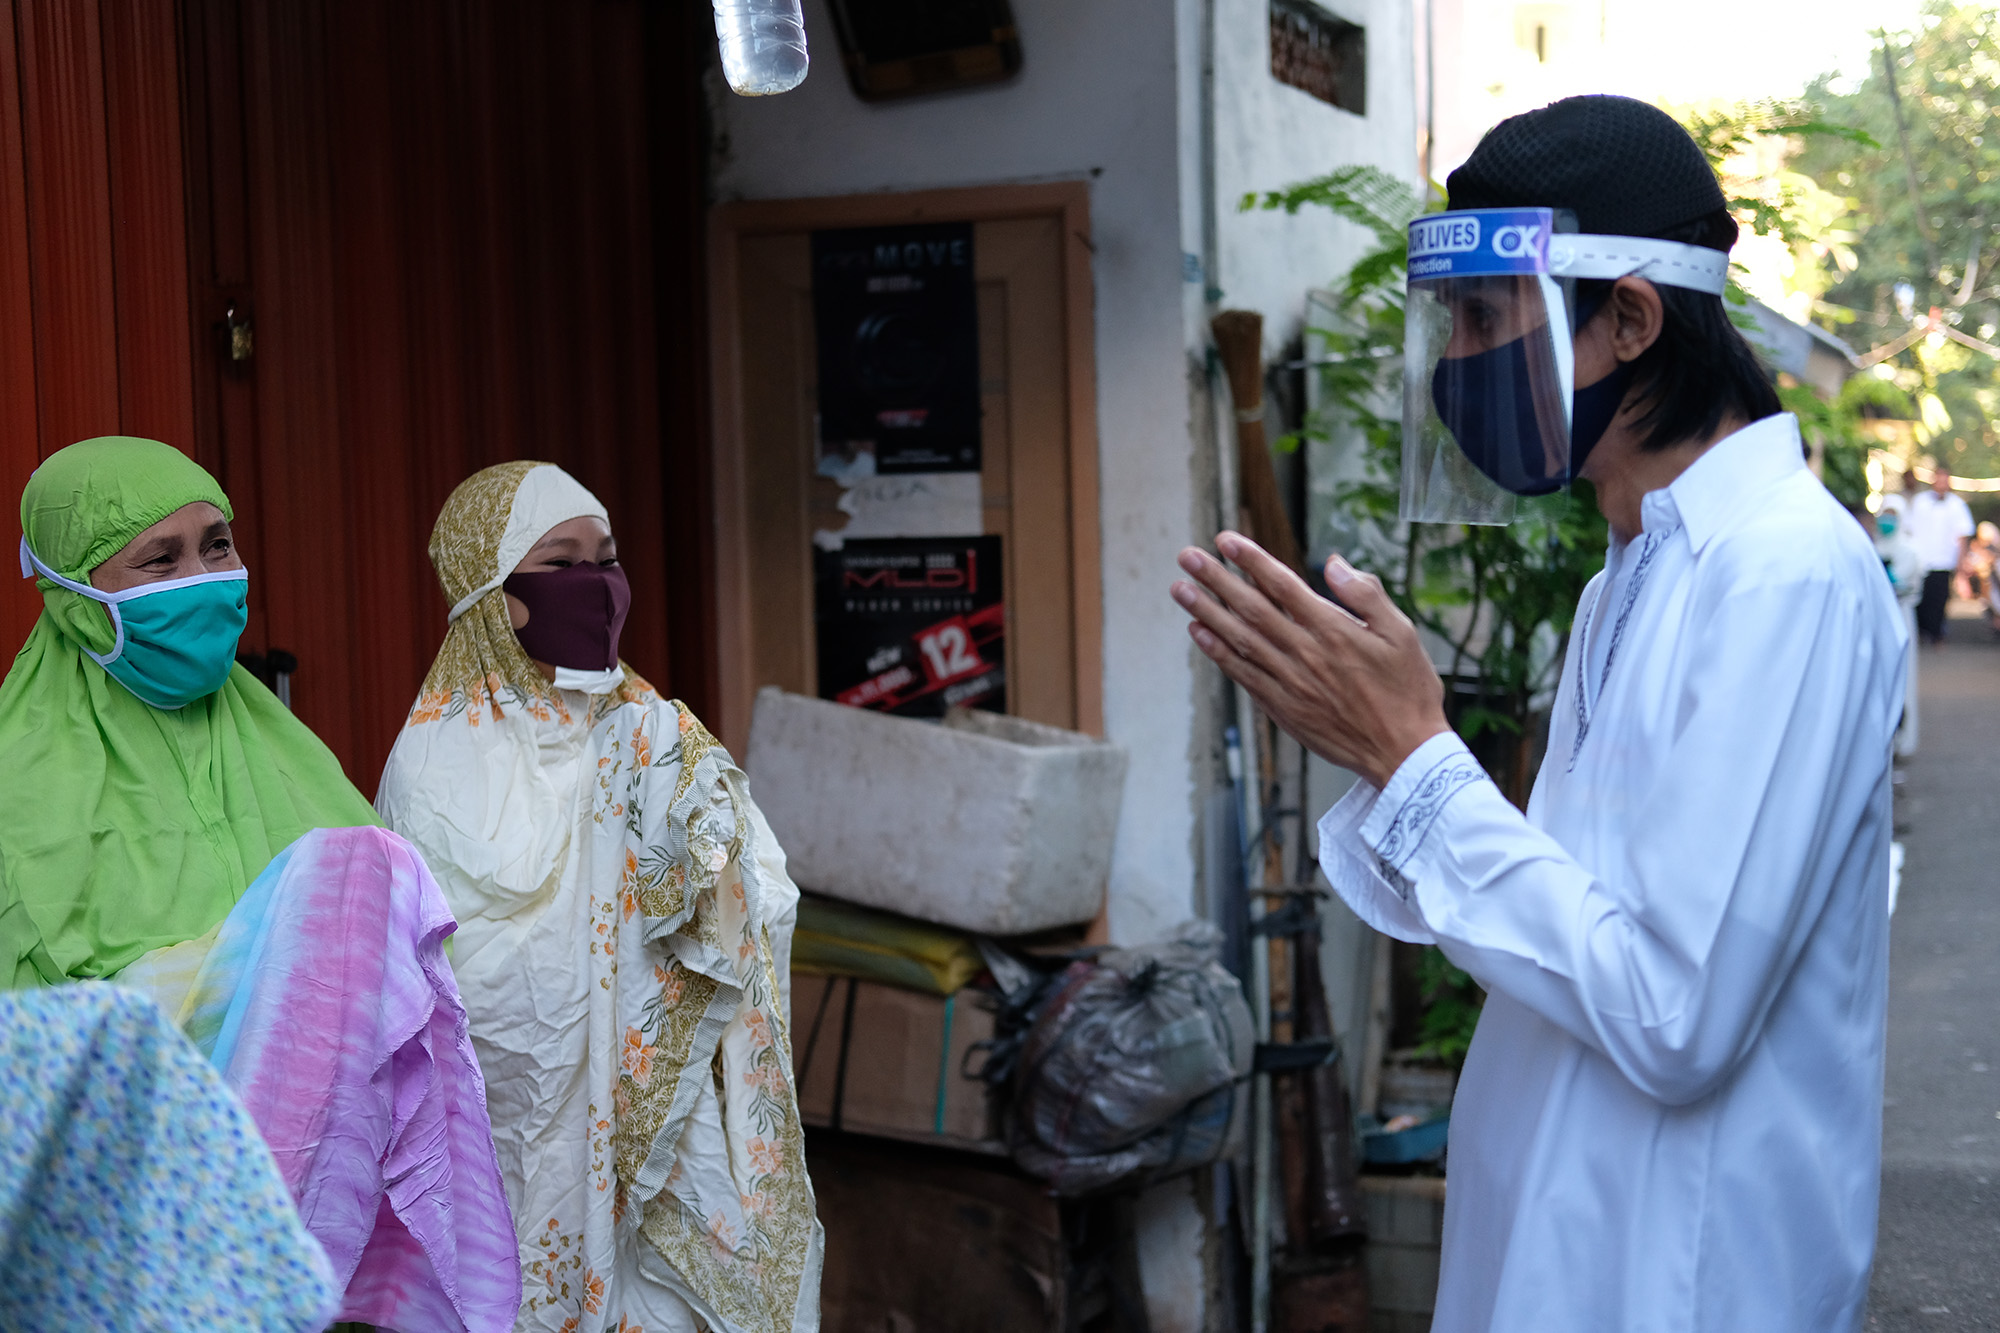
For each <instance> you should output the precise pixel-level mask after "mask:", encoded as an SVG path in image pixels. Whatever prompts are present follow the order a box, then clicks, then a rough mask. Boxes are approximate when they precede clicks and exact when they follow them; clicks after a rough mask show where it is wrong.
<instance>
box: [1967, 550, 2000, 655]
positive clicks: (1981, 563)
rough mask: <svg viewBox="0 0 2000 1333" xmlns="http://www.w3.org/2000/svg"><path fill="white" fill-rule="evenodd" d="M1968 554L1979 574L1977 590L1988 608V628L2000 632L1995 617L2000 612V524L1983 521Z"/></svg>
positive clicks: (1998, 623) (1999, 623) (1999, 626)
mask: <svg viewBox="0 0 2000 1333" xmlns="http://www.w3.org/2000/svg"><path fill="white" fill-rule="evenodd" d="M1967 555H1968V558H1969V559H1970V560H1971V562H1972V565H1973V569H1974V571H1975V572H1976V574H1977V576H1978V583H1977V586H1976V589H1975V592H1976V595H1977V596H1978V598H1979V601H1980V603H1981V605H1982V606H1984V608H1985V610H1986V625H1987V628H1988V629H1992V630H1995V631H1996V632H2000V620H1996V619H1995V614H1996V612H2000V524H1994V523H1981V524H1980V525H1979V529H1978V531H1977V532H1976V533H1974V534H1973V538H1972V546H1971V548H1970V550H1969V551H1968V553H1967Z"/></svg>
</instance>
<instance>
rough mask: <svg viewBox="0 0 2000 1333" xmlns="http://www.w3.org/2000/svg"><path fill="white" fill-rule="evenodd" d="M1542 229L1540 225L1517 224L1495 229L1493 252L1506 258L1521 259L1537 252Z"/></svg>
mask: <svg viewBox="0 0 2000 1333" xmlns="http://www.w3.org/2000/svg"><path fill="white" fill-rule="evenodd" d="M1541 235H1542V229H1541V227H1540V226H1539V225H1517V226H1510V227H1495V228H1494V229H1493V253H1494V254H1496V255H1499V256H1501V257H1502V258H1504V259H1521V258H1524V257H1526V256H1528V255H1532V254H1534V253H1536V252H1537V249H1538V248H1539V243H1540V240H1541Z"/></svg>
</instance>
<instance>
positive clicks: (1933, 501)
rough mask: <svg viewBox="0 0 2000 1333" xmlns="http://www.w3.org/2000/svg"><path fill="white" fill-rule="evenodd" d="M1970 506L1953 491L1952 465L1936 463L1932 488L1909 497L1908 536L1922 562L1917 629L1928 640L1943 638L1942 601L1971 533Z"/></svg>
mask: <svg viewBox="0 0 2000 1333" xmlns="http://www.w3.org/2000/svg"><path fill="white" fill-rule="evenodd" d="M1972 533H1973V523H1972V510H1971V509H1969V508H1968V507H1967V506H1966V503H1965V501H1964V499H1962V498H1961V497H1959V496H1957V495H1954V494H1952V490H1951V469H1950V468H1948V467H1946V466H1945V465H1944V464H1943V463H1939V464H1938V465H1937V467H1936V469H1935V470H1934V471H1933V472H1932V473H1931V488H1930V489H1929V490H1927V491H1918V492H1917V493H1916V494H1915V495H1914V496H1912V497H1911V498H1910V538H1911V540H1912V541H1914V542H1915V543H1916V545H1917V554H1918V555H1920V556H1921V557H1923V562H1924V592H1923V596H1922V598H1920V599H1919V600H1918V602H1917V632H1918V633H1919V634H1921V635H1923V637H1924V639H1925V640H1926V641H1927V642H1930V643H1938V644H1941V643H1943V642H1944V611H1945V603H1946V602H1947V601H1948V600H1949V599H1950V597H1951V577H1952V575H1953V574H1955V573H1957V572H1958V562H1959V561H1961V560H1963V559H1964V558H1965V542H1966V539H1967V538H1968V537H1970V536H1972Z"/></svg>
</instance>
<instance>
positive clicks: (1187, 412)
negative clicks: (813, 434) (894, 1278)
mask: <svg viewBox="0 0 2000 1333" xmlns="http://www.w3.org/2000/svg"><path fill="white" fill-rule="evenodd" d="M1266 3H1267V0H1214V4H1215V6H1216V10H1215V17H1216V36H1217V39H1218V40H1217V46H1216V56H1217V61H1216V79H1215V85H1216V89H1217V94H1218V96H1217V118H1216V126H1217V144H1218V153H1217V156H1216V171H1217V186H1218V194H1219V196H1220V201H1219V208H1218V210H1217V211H1218V214H1219V219H1218V222H1219V225H1218V235H1217V239H1218V242H1219V245H1220V262H1219V264H1218V265H1217V270H1218V274H1217V276H1218V277H1219V278H1220V280H1221V285H1222V287H1223V288H1224V290H1225V292H1226V296H1225V298H1224V303H1225V304H1228V305H1236V306H1245V307H1249V308H1253V309H1258V310H1262V311H1263V312H1264V313H1265V315H1266V319H1267V323H1266V341H1267V346H1269V347H1270V348H1272V349H1275V348H1277V347H1278V346H1280V345H1281V344H1282V343H1283V342H1284V340H1285V339H1287V338H1289V337H1290V336H1291V335H1292V334H1293V333H1294V332H1296V331H1297V329H1298V327H1299V322H1300V316H1301V314H1302V312H1303V309H1304V302H1305V293H1306V291H1307V290H1308V289H1309V288H1311V287H1314V286H1318V285H1323V284H1324V283H1326V282H1327V281H1328V280H1329V279H1331V278H1332V277H1333V276H1334V275H1335V274H1337V273H1338V272H1340V271H1341V270H1342V269H1343V268H1344V267H1345V266H1346V265H1347V264H1348V263H1350V262H1352V260H1353V259H1354V258H1355V257H1356V256H1357V255H1358V254H1359V253H1360V246H1361V245H1362V244H1363V242H1364V240H1365V238H1364V236H1363V234H1362V233H1360V232H1359V231H1358V230H1356V229H1354V228H1352V227H1350V226H1349V225H1348V224H1346V223H1342V222H1339V221H1337V220H1335V219H1333V218H1332V217H1331V215H1327V214H1322V215H1321V216H1319V217H1310V216H1301V217H1299V218H1296V219H1288V218H1284V217H1282V216H1279V215H1269V214H1260V215H1239V214H1237V213H1236V212H1235V202H1236V200H1237V198H1239V197H1240V196H1241V195H1242V194H1243V192H1245V191H1246V190H1252V189H1266V188H1272V187H1275V186H1278V185H1283V184H1285V183H1287V182H1290V181H1294V180H1298V179H1301V178H1303V177H1306V176H1310V175H1314V174H1318V173H1321V172H1325V171H1328V170H1331V169H1332V168H1334V167H1336V166H1340V165H1342V164H1344V163H1348V162H1373V163H1376V164H1377V165H1380V166H1383V167H1386V168H1387V169H1389V170H1392V171H1395V172H1397V173H1398V174H1400V175H1405V176H1408V177H1411V178H1414V174H1415V166H1414V163H1415V148H1414V142H1415V135H1416V126H1415V118H1414V113H1413V111H1412V106H1411V101H1412V99H1411V79H1410V63H1411V55H1410V19H1409V13H1408V0H1331V3H1332V4H1333V5H1334V6H1335V7H1336V9H1337V11H1338V12H1341V13H1342V14H1343V16H1344V17H1347V18H1350V19H1354V20H1356V21H1360V22H1363V23H1365V24H1366V25H1367V27H1368V40H1369V53H1370V71H1369V107H1368V114H1367V116H1366V117H1357V116H1353V115H1350V114H1349V113H1347V112H1343V111H1338V110H1336V109H1334V108H1332V107H1330V106H1327V105H1325V104H1323V103H1321V102H1318V101H1316V100H1314V99H1313V98H1311V97H1308V96H1307V95H1306V94H1304V93H1301V92H1298V91H1297V90H1295V89H1292V88H1288V87H1285V86H1283V85H1280V84H1278V83H1277V82H1276V81H1275V80H1273V79H1272V77H1271V74H1270V57H1269V49H1268V32H1269V27H1268V17H1267V10H1266ZM1205 12H1206V11H1205V8H1204V0H1173V3H1172V4H1171V5H1168V4H1165V3H1162V0H1014V14H1015V18H1016V21H1017V23H1018V26H1019V29H1020V32H1021V40H1022V46H1023V53H1024V62H1023V64H1024V67H1023V70H1022V72H1021V74H1020V76H1019V77H1018V78H1017V79H1015V80H1014V81H1013V82H1011V83H1009V84H1006V85H1003V86H999V87H995V88H989V89H981V90H975V91H969V92H963V93H957V94H950V95H946V96H940V97H931V98H924V99H918V100H912V101H909V102H902V103H891V104H888V105H869V104H866V103H863V102H861V101H860V100H859V99H858V98H856V97H855V96H854V95H853V93H852V91H851V90H850V89H849V87H848V85H847V82H846V79H845V76H844V74H843V72H842V70H841V68H840V62H839V53H838V50H837V48H836V46H835V43H834V39H833V30H832V27H831V24H830V21H829V19H828V15H827V11H826V7H825V3H824V0H805V15H806V28H807V33H808V37H809V40H810V41H811V42H812V43H813V44H814V65H813V72H812V74H811V75H810V76H809V77H808V78H807V80H806V82H805V84H804V85H803V86H801V87H800V88H799V89H797V90H796V91H794V92H791V93H787V94H785V95H783V96H781V97H775V98H760V99H745V98H738V97H734V96H731V95H728V94H726V93H717V94H716V95H715V96H714V98H713V101H714V105H715V108H716V131H717V139H716V150H717V151H716V155H715V160H714V163H713V187H714V191H715V196H716V198H717V199H718V200H733V199H775V198H792V197H799V196H815V195H834V194H863V193H875V192H881V191H902V190H918V189H931V188H940V187H948V186H961V185H991V184H1000V183H1009V182H1027V181H1038V180H1049V179H1064V178H1070V179H1085V180H1088V181H1089V182H1090V189H1091V228H1092V236H1091V239H1092V244H1093V246H1094V248H1095V264H1094V274H1095V293H1096V358H1097V390H1098V440H1099V476H1100V490H1101V496H1102V502H1101V509H1100V515H1099V516H1100V521H1101V525H1102V548H1103V578H1104V670H1105V688H1104V698H1105V724H1106V730H1107V732H1108V734H1109V736H1110V738H1111V739H1112V740H1114V741H1116V742H1118V743H1119V744H1121V745H1123V746H1125V747H1126V749H1127V750H1128V752H1129V753H1130V755H1131V765H1130V768H1129V776H1128V778H1127V781H1126V790H1125V803H1124V815H1123V819H1122V821H1121V824H1120V828H1119V834H1118V843H1117V847H1116V851H1115V855H1114V860H1113V866H1112V873H1111V894H1110V918H1111V929H1112V935H1113V938H1114V939H1115V940H1118V941H1120V942H1137V941H1141V940H1144V939H1148V938H1151V937H1154V936H1157V935H1159V934H1161V933H1162V932H1164V931H1165V930H1166V929H1168V928H1169V927H1171V926H1173V925H1175V924H1177V923H1178V922H1180V921H1182V920H1184V919H1186V918H1187V917H1188V916H1190V915H1192V914H1193V913H1194V911H1195V909H1196V906H1197V897H1196V895H1197V870H1196V867H1197V865H1198V864H1199V853H1200V850H1201V849H1200V829H1199V823H1198V816H1199V812H1200V810H1201V809H1202V806H1203V797H1204V793H1203V791H1202V790H1201V788H1202V786H1203V784H1204V783H1205V782H1206V781H1207V779H1208V775H1209V774H1210V773H1211V772H1212V771H1213V768H1214V764H1213V757H1214V752H1215V750H1216V749H1217V748H1218V746H1219V740H1220V736H1219V729H1220V722H1219V720H1218V709H1219V708H1220V707H1221V705H1222V700H1223V698H1224V695H1223V692H1222V691H1221V689H1220V688H1219V686H1218V677H1217V676H1216V674H1215V673H1214V670H1213V668H1212V667H1210V666H1209V665H1208V663H1207V662H1206V661H1205V660H1204V659H1202V658H1200V656H1199V654H1197V653H1196V652H1195V650H1194V649H1193V647H1192V646H1191V644H1190V643H1189V641H1188V638H1187V634H1186V630H1185V617H1184V616H1183V615H1182V614H1181V613H1180V612H1179V611H1178V609H1176V608H1175V607H1174V606H1173V604H1172V603H1171V602H1170V601H1169V600H1168V599H1167V596H1166V587H1167V585H1168V583H1169V582H1171V580H1172V579H1173V578H1174V577H1175V574H1176V570H1175V565H1174V557H1175V555H1176V554H1177V552H1178V551H1179V550H1180V548H1181V547H1182V546H1184V545H1188V544H1190V543H1195V542H1201V541H1206V540H1207V539H1208V538H1209V537H1211V536H1212V533H1213V529H1214V525H1215V519H1216V515H1217V508H1216V497H1215V494H1214V487H1215V484H1216V483H1215V467H1216V463H1215V457H1214V448H1215V445H1214V434H1213V429H1212V427H1211V425H1210V423H1211V422H1212V421H1213V419H1214V414H1215V412H1216V410H1217V408H1218V406H1219V405H1220V404H1219V403H1218V401H1217V399H1216V381H1215V380H1214V379H1213V378H1212V377H1211V375H1210V374H1209V372H1208V371H1207V369H1206V355H1207V346H1208V332H1207V317H1208V313H1209V311H1208V309H1207V307H1205V306H1204V304H1203V301H1202V284H1201V283H1200V282H1199V281H1189V280H1188V276H1189V275H1188V274H1187V272H1186V267H1185V262H1184V260H1185V257H1187V256H1196V257H1198V256H1200V254H1201V253H1202V248H1203V246H1202V233H1203V229H1202V214H1203V207H1202V206H1203V194H1202V188H1201V167H1202V147H1203V145H1202V136H1201V83H1202V81H1201V61H1202V52H1203V32H1204V22H1205ZM1211 733H1216V734H1211ZM1142 1214H1143V1215H1142V1218H1141V1226H1140V1264H1141V1271H1142V1278H1143V1283H1144V1286H1145V1289H1146V1296H1147V1305H1148V1308H1149V1313H1150V1314H1151V1315H1152V1318H1153V1323H1154V1327H1155V1328H1157V1329H1160V1330H1162V1333H1182V1330H1185V1331H1186V1333H1196V1331H1197V1330H1200V1329H1204V1328H1212V1327H1216V1326H1217V1322H1216V1321H1217V1320H1218V1319H1219V1318H1220V1312H1219V1311H1217V1310H1213V1309H1211V1308H1209V1305H1208V1301H1207V1292H1208V1289H1209V1272H1210V1266H1209V1264H1208V1260H1207V1255H1206V1248H1205V1247H1206V1245H1207V1243H1208V1242H1207V1229H1206V1227H1205V1225H1204V1223H1203V1220H1202V1218H1201V1215H1200V1211H1199V1208H1198V1206H1197V1203H1196V1199H1195V1194H1194V1191H1193V1190H1192V1188H1191V1187H1190V1186H1189V1184H1188V1183H1187V1182H1174V1183H1172V1184H1170V1185H1167V1186H1163V1187H1161V1188H1160V1189H1158V1190H1155V1191H1151V1192H1149V1194H1148V1195H1147V1197H1146V1199H1145V1201H1144V1206H1143V1208H1142Z"/></svg>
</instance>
